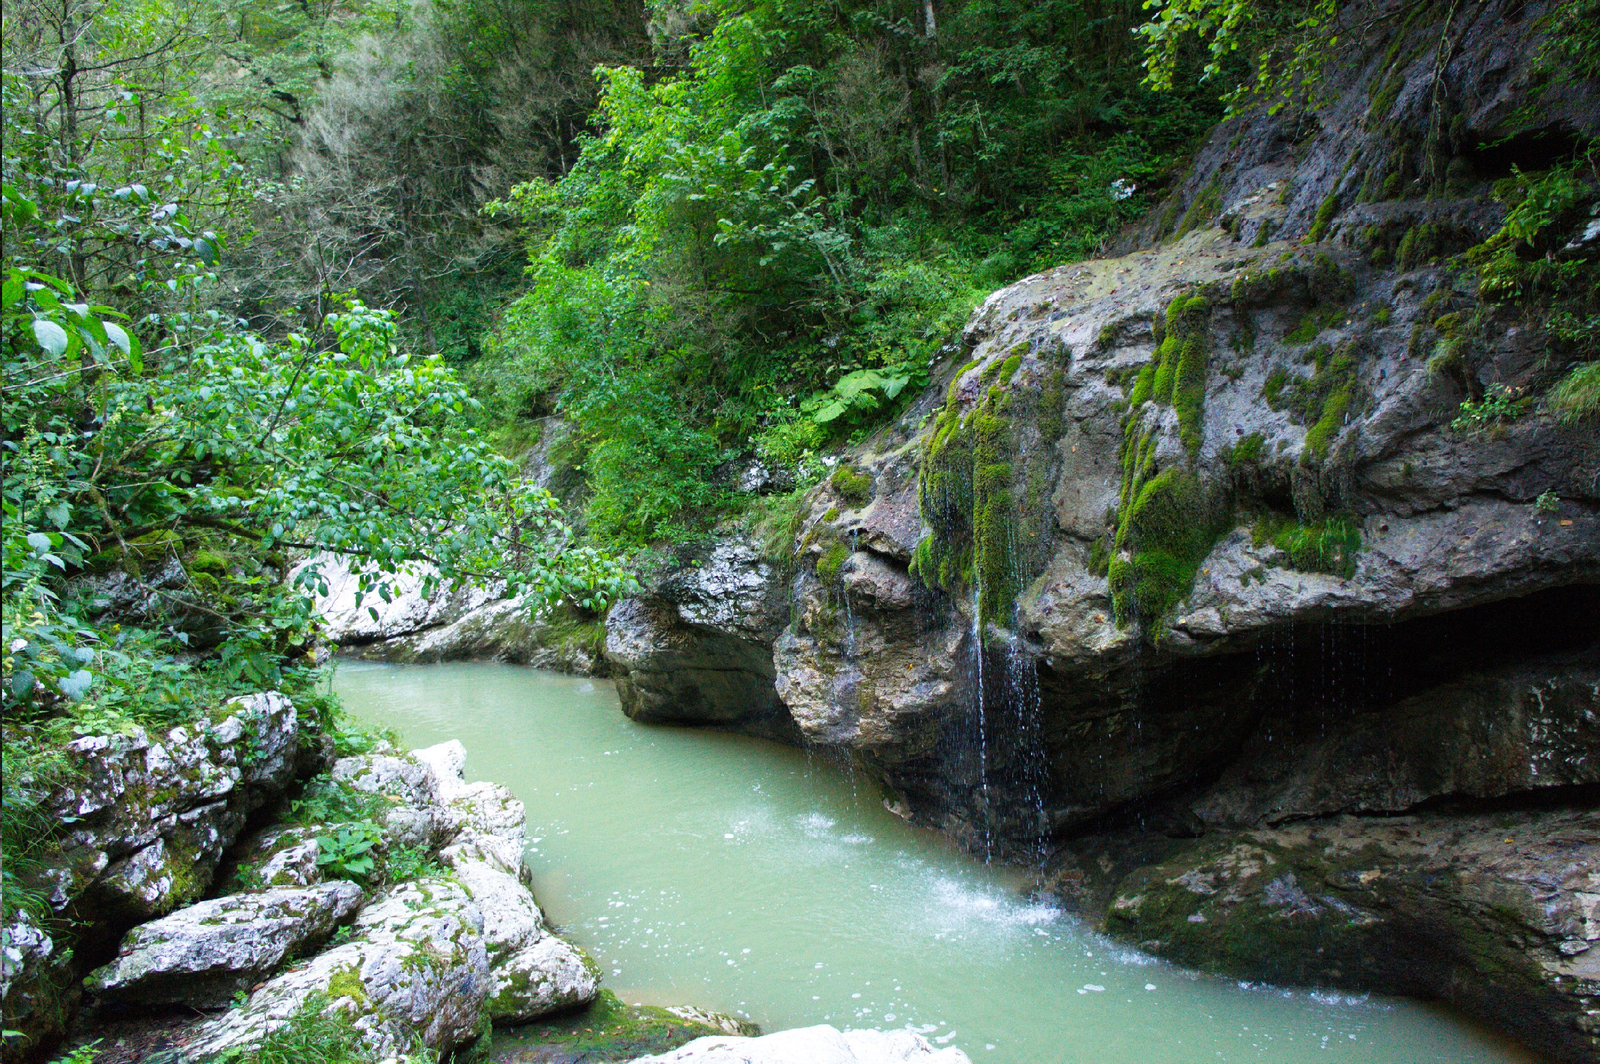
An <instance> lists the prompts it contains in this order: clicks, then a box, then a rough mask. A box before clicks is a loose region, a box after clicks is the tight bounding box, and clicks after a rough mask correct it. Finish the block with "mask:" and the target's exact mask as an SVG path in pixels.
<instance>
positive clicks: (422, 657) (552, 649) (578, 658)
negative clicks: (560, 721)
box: [347, 598, 606, 676]
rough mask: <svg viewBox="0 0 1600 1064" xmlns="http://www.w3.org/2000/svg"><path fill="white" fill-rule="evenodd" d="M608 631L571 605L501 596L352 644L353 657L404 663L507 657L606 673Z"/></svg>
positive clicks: (567, 669) (572, 670) (546, 666)
mask: <svg viewBox="0 0 1600 1064" xmlns="http://www.w3.org/2000/svg"><path fill="white" fill-rule="evenodd" d="M604 641H605V631H604V627H603V625H602V624H601V622H599V621H596V620H585V619H582V618H579V617H576V616H574V615H572V612H571V611H570V610H567V609H561V610H555V611H552V610H548V609H544V608H535V607H534V606H532V605H530V604H529V603H528V602H527V601H526V600H525V599H521V598H512V599H497V600H495V601H493V602H488V603H485V604H484V605H482V606H479V607H477V608H475V609H472V610H470V611H468V612H467V613H465V614H463V615H462V616H461V617H460V618H458V619H457V620H454V621H451V622H450V623H448V624H444V625H441V626H439V627H432V628H424V629H421V630H418V631H413V632H410V633H406V634H402V635H397V636H392V637H388V638H384V639H382V640H379V641H376V642H371V643H366V644H361V645H354V646H351V647H350V648H349V649H348V651H347V653H349V654H350V655H351V656H353V657H358V658H363V659H367V660H375V661H393V662H401V663H409V662H417V663H433V662H441V661H508V662H511V663H513V664H516V665H531V666H533V667H535V668H540V669H552V670H554V671H556V672H566V673H572V674H575V675H579V676H599V675H605V673H606V662H605V658H604V656H603V644H604Z"/></svg>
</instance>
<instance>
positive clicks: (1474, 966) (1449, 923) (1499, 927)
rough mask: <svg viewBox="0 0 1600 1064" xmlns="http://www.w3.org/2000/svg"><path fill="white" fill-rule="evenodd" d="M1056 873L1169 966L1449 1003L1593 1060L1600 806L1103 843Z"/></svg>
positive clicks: (1121, 934)
mask: <svg viewBox="0 0 1600 1064" xmlns="http://www.w3.org/2000/svg"><path fill="white" fill-rule="evenodd" d="M1055 875H1056V879H1055V884H1056V888H1057V890H1058V891H1059V893H1060V894H1061V895H1062V896H1063V897H1065V898H1066V899H1067V900H1068V901H1069V902H1074V903H1076V904H1078V905H1080V906H1081V907H1083V908H1085V909H1086V910H1087V911H1090V912H1092V913H1096V914H1103V921H1104V926H1105V928H1106V930H1107V931H1108V932H1109V933H1111V934H1113V935H1114V936H1116V937H1118V938H1120V939H1123V940H1125V941H1128V942H1130V943H1133V944H1136V945H1138V946H1139V947H1140V948H1141V949H1145V950H1149V951H1152V952H1156V953H1159V954H1161V955H1162V956H1165V957H1170V958H1172V959H1174V960H1177V961H1178V962H1179V963H1184V964H1190V965H1194V966H1196V967H1201V968H1205V969H1209V970H1214V971H1222V972H1226V973H1228V974H1231V975H1234V976H1238V977H1244V978H1250V979H1264V980H1270V981H1273V982H1282V983H1298V984H1312V985H1322V986H1329V985H1332V986H1342V987H1354V988H1359V989H1365V990H1378V991H1382V992H1388V993H1398V994H1409V995H1413V996H1417V997H1423V998H1428V999H1434V1000H1439V999H1442V1000H1445V1001H1448V1002H1450V1003H1452V1004H1453V1005H1455V1006H1456V1007H1458V1008H1461V1009H1462V1010H1464V1011H1466V1012H1468V1013H1470V1014H1471V1015H1473V1016H1476V1017H1479V1018H1480V1019H1483V1020H1485V1021H1487V1022H1489V1023H1492V1024H1494V1025H1495V1026H1497V1027H1500V1028H1502V1029H1503V1030H1506V1031H1509V1032H1511V1033H1512V1034H1513V1035H1515V1036H1516V1037H1517V1038H1518V1039H1520V1040H1522V1041H1524V1042H1526V1043H1527V1044H1528V1045H1530V1046H1532V1047H1534V1048H1535V1049H1537V1050H1539V1051H1541V1052H1543V1053H1547V1054H1549V1055H1551V1056H1552V1057H1553V1058H1555V1059H1557V1060H1563V1061H1568V1060H1570V1061H1588V1060H1593V1059H1595V1054H1596V1053H1597V1052H1600V1024H1597V1023H1596V1018H1597V1017H1600V996H1597V995H1600V921H1597V910H1596V904H1597V901H1600V894H1597V893H1596V891H1597V889H1600V814H1596V813H1595V812H1593V811H1573V812H1506V813H1498V814H1478V815H1459V816H1441V815H1417V816H1404V817H1395V818H1386V819H1381V820H1374V819H1367V818H1358V817H1334V818H1321V819H1316V820H1307V821H1300V822H1296V823H1290V824H1282V825H1279V826H1278V827H1276V828H1264V829H1256V830H1251V831H1244V832H1232V833H1220V834H1215V835H1208V836H1206V837H1205V838H1203V839H1201V840H1198V841H1190V842H1180V841H1174V840H1153V839H1151V838H1150V837H1148V836H1139V835H1120V836H1108V837H1104V838H1100V839H1095V840H1083V841H1082V842H1080V843H1078V844H1075V845H1074V848H1073V851H1072V852H1071V853H1070V854H1069V855H1067V856H1066V857H1065V858H1064V859H1063V861H1062V862H1061V863H1060V864H1058V866H1057V868H1056V873H1055Z"/></svg>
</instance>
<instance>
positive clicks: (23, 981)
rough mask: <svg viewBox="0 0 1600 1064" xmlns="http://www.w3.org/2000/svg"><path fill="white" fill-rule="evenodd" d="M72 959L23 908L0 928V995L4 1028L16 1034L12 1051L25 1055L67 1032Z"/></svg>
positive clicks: (69, 1012) (9, 1043)
mask: <svg viewBox="0 0 1600 1064" xmlns="http://www.w3.org/2000/svg"><path fill="white" fill-rule="evenodd" d="M74 974H75V973H74V972H73V967H72V962H71V957H70V955H69V953H68V951H67V950H65V949H62V948H61V946H60V944H59V943H57V942H56V941H55V939H54V938H53V937H52V936H51V934H50V933H49V932H48V931H46V930H45V929H44V928H42V927H40V926H39V925H38V923H37V922H36V921H35V920H34V918H33V916H32V915H30V914H29V913H28V911H27V910H26V909H18V910H17V911H16V913H15V914H13V916H12V918H11V920H10V921H9V922H7V923H6V925H5V926H4V928H0V996H3V998H4V1001H5V1025H6V1027H7V1029H8V1030H16V1031H19V1032H20V1033H21V1038H19V1039H15V1040H13V1039H11V1038H8V1039H7V1042H8V1045H9V1046H10V1047H11V1048H14V1049H16V1050H17V1051H19V1052H28V1051H31V1050H33V1049H34V1048H35V1047H38V1046H40V1045H41V1044H48V1043H49V1042H51V1041H54V1040H55V1039H57V1038H59V1037H61V1035H62V1034H64V1033H65V1032H66V1026H67V1021H68V1020H69V1019H70V1018H71V1009H70V1007H69V1006H70V1005H71V1003H72V1001H71V998H70V997H69V996H68V995H69V990H70V988H71V986H72V984H73V982H74Z"/></svg>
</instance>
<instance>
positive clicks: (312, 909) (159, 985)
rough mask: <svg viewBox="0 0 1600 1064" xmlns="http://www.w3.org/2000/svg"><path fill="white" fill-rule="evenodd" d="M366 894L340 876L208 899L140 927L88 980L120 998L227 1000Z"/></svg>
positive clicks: (321, 934) (329, 928)
mask: <svg viewBox="0 0 1600 1064" xmlns="http://www.w3.org/2000/svg"><path fill="white" fill-rule="evenodd" d="M361 899H362V890H361V888H360V887H359V886H357V885H356V884H354V883H349V882H345V881H342V880H338V881H334V882H331V883H323V884H320V885H318V886H314V887H308V888H301V889H273V890H265V891H261V892H259V893H253V894H228V895H225V896H223V897H220V898H212V899H209V900H207V901H202V902H199V903H197V904H195V905H191V906H189V907H188V908H185V909H179V910H178V911H177V912H174V913H170V914H168V915H167V916H164V917H162V918H161V919H159V920H152V921H150V922H149V923H147V924H141V925H139V926H138V927H136V928H134V929H133V931H131V932H129V934H128V937H127V938H126V939H124V940H123V943H122V949H121V950H120V952H119V953H118V956H117V959H116V960H115V961H113V962H111V963H110V964H108V965H106V966H105V967H103V968H99V969H97V970H96V971H95V972H94V973H93V974H92V975H91V976H90V978H89V980H88V986H89V989H90V990H91V991H93V992H94V993H95V994H97V995H99V996H100V997H103V998H108V999H112V1000H118V1001H135V1002H140V1003H144V1004H188V1005H193V1006H196V1007H199V1008H215V1007H218V1006H221V1005H225V1004H227V1003H228V1001H229V1000H230V999H231V998H232V997H233V995H234V993H235V992H236V991H238V990H241V989H245V988H247V987H249V986H250V985H252V984H253V983H256V982H258V981H260V980H261V978H263V977H264V976H266V975H269V974H270V973H271V972H272V971H274V970H275V969H276V968H277V967H278V965H280V964H281V963H283V961H284V960H285V958H288V957H290V956H293V955H294V954H297V953H300V952H302V951H304V950H305V949H306V948H308V947H310V946H313V945H315V944H317V943H318V942H320V941H321V940H322V939H324V938H326V937H327V936H328V935H329V934H331V933H332V932H333V929H334V928H335V927H336V926H337V925H338V924H339V923H340V922H342V921H343V920H344V919H345V918H346V917H348V916H350V915H351V914H352V913H354V912H355V910H356V906H357V905H359V904H360V902H361Z"/></svg>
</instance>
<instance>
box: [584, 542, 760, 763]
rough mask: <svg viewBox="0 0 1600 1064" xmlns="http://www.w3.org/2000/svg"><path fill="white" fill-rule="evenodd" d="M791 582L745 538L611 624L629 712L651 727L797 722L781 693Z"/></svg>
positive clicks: (608, 648)
mask: <svg viewBox="0 0 1600 1064" xmlns="http://www.w3.org/2000/svg"><path fill="white" fill-rule="evenodd" d="M782 597H783V588H782V575H781V573H780V572H779V571H778V569H777V567H776V566H774V565H773V564H772V563H770V562H769V561H767V560H766V559H765V558H764V557H763V556H762V554H761V552H760V551H759V550H758V549H757V548H756V547H755V546H754V545H753V544H751V543H749V542H747V541H745V540H744V539H729V540H722V541H719V542H718V543H717V544H716V545H715V547H714V548H713V549H712V550H711V552H710V553H709V555H707V556H706V557H703V558H699V557H696V558H691V559H688V561H687V562H686V563H685V564H683V565H680V566H678V567H676V568H674V569H672V570H671V571H670V572H668V573H667V574H666V575H665V576H663V577H662V578H660V579H659V580H657V581H656V582H654V583H653V584H652V585H651V586H650V588H648V589H647V590H646V591H645V592H644V593H643V594H641V595H640V596H639V597H637V598H630V599H624V600H623V601H621V602H619V603H617V604H616V605H615V606H613V607H612V608H611V612H610V614H609V615H608V616H607V618H606V644H605V653H606V659H607V661H608V662H609V663H610V665H611V668H612V672H613V675H614V676H615V678H616V681H617V693H618V695H619V697H620V698H621V701H622V709H623V712H625V713H627V714H628V715H629V716H630V717H632V718H634V719H635V720H640V721H645V722H649V723H680V724H682V723H695V724H720V725H737V726H740V727H744V728H746V729H749V730H753V731H763V730H764V731H766V732H768V733H771V732H772V731H774V730H775V729H781V728H783V727H784V726H786V724H787V717H786V715H785V714H784V713H783V709H782V706H781V704H780V703H779V701H778V696H777V693H776V691H775V690H774V687H773V676H774V674H773V666H772V651H771V646H772V640H773V638H774V637H775V636H776V635H777V634H778V632H779V630H780V629H781V628H782V626H783V615H782V609H783V606H782Z"/></svg>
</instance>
